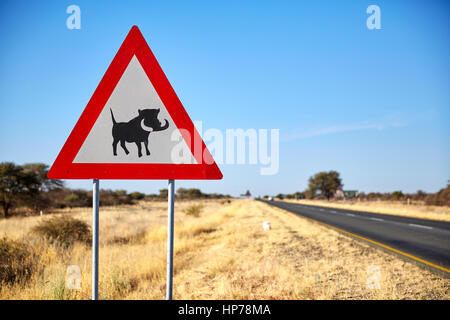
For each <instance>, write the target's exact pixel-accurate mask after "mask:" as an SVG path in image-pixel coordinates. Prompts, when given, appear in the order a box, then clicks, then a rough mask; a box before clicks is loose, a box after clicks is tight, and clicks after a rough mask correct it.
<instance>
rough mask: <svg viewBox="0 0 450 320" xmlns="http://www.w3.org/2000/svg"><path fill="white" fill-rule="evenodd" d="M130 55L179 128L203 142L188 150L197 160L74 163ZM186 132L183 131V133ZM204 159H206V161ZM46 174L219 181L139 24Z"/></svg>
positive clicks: (70, 176)
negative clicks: (178, 162) (139, 65)
mask: <svg viewBox="0 0 450 320" xmlns="http://www.w3.org/2000/svg"><path fill="white" fill-rule="evenodd" d="M134 55H135V56H136V58H137V59H138V60H139V62H140V64H141V65H142V68H143V69H144V71H145V73H146V74H147V77H148V78H149V79H150V81H151V83H152V84H153V87H154V88H155V90H156V92H157V93H158V95H159V97H160V98H161V100H162V102H163V104H164V106H165V107H166V109H167V111H168V112H169V114H170V116H171V117H172V120H173V121H174V123H175V125H176V126H177V128H179V129H181V128H182V129H184V130H186V131H187V132H188V133H189V134H190V136H191V137H194V139H199V140H193V141H201V145H202V153H201V154H200V153H199V152H194V151H193V150H191V152H192V154H193V156H194V158H195V159H196V161H197V164H147V163H144V164H141V163H131V164H127V163H73V160H74V159H75V157H76V155H77V153H78V151H79V150H80V148H81V146H82V145H83V143H84V140H85V139H86V137H87V136H88V134H89V132H90V131H91V129H92V127H93V126H94V123H95V121H96V120H97V118H98V117H99V115H100V113H101V111H102V110H103V108H104V106H105V105H106V102H107V101H108V99H109V97H110V96H111V94H112V92H113V91H114V88H115V87H116V85H117V83H118V82H119V80H120V78H121V77H122V74H123V73H124V72H125V69H126V68H127V66H128V64H129V63H130V61H131V59H132V57H133V56H134ZM184 130H181V133H182V134H183V132H184ZM183 138H184V140H185V141H186V144H187V145H188V147H191V143H190V142H189V137H188V136H186V135H183ZM202 155H203V157H202ZM205 159H206V160H208V161H207V162H206V161H205ZM208 163H210V164H208ZM48 177H49V178H51V179H222V173H221V172H220V169H219V167H218V166H217V164H216V163H215V161H214V159H213V158H212V156H211V154H210V153H209V150H208V148H206V145H205V143H204V141H203V140H202V139H201V137H200V135H199V133H198V132H197V130H196V129H195V127H194V124H193V123H192V121H191V119H190V118H189V116H188V114H187V112H186V110H185V109H184V107H183V105H182V104H181V102H180V100H179V99H178V97H177V95H176V93H175V91H174V90H173V88H172V86H171V85H170V83H169V80H168V79H167V77H166V75H165V74H164V72H163V70H162V69H161V67H160V65H159V63H158V61H157V60H156V58H155V56H154V55H153V53H152V51H151V50H150V47H149V46H148V44H147V42H146V41H145V39H144V37H143V36H142V34H141V32H140V31H139V28H138V27H137V26H133V27H132V28H131V30H130V32H129V33H128V35H127V37H126V38H125V41H124V42H123V44H122V46H121V47H120V49H119V51H118V52H117V54H116V56H115V57H114V59H113V61H112V63H111V65H110V66H109V68H108V70H107V71H106V73H105V75H104V76H103V78H102V80H101V81H100V84H99V85H98V87H97V89H96V90H95V92H94V95H93V96H92V98H91V100H90V101H89V103H88V104H87V106H86V108H85V109H84V111H83V113H82V114H81V117H80V119H79V120H78V122H77V124H76V125H75V127H74V128H73V130H72V132H71V134H70V136H69V138H68V139H67V141H66V143H65V144H64V146H63V148H62V149H61V151H60V153H59V155H58V157H57V158H56V160H55V162H54V163H53V165H52V167H51V168H50V171H49V173H48Z"/></svg>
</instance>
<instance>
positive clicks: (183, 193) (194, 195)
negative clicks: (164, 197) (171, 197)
mask: <svg viewBox="0 0 450 320" xmlns="http://www.w3.org/2000/svg"><path fill="white" fill-rule="evenodd" d="M177 196H178V197H179V198H180V199H199V198H205V197H207V195H206V194H204V193H202V192H201V191H200V189H196V188H190V189H185V188H179V189H178V190H177Z"/></svg>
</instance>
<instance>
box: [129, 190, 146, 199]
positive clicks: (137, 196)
mask: <svg viewBox="0 0 450 320" xmlns="http://www.w3.org/2000/svg"><path fill="white" fill-rule="evenodd" d="M130 197H131V199H133V200H142V199H144V198H145V194H143V193H142V192H138V191H135V192H132V193H130Z"/></svg>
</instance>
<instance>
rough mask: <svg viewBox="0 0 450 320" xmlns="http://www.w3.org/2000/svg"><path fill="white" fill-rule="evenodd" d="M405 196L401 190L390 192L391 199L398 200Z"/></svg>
mask: <svg viewBox="0 0 450 320" xmlns="http://www.w3.org/2000/svg"><path fill="white" fill-rule="evenodd" d="M404 197H405V195H404V194H403V192H401V191H394V192H392V194H391V198H392V199H393V200H400V199H402V198H404Z"/></svg>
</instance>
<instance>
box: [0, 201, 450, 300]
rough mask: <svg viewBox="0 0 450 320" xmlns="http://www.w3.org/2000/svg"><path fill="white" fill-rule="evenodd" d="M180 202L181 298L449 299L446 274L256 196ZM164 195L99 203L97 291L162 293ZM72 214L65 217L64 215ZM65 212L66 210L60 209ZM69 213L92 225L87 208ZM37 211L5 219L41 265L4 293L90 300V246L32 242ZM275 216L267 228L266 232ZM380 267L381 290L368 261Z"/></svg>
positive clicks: (140, 295) (177, 279) (3, 229)
mask: <svg viewBox="0 0 450 320" xmlns="http://www.w3.org/2000/svg"><path fill="white" fill-rule="evenodd" d="M199 203H200V201H199V202H193V201H186V202H184V201H177V203H176V205H175V207H176V212H175V218H176V223H175V260H174V262H175V264H174V298H175V299H449V297H450V289H449V288H450V280H449V279H443V278H441V277H439V276H437V275H434V274H432V273H430V272H428V271H425V270H423V269H421V268H419V267H417V266H416V265H414V264H411V263H408V262H405V261H403V260H401V259H399V258H398V257H395V256H392V255H389V254H387V253H385V252H382V251H380V250H377V249H375V248H372V247H370V246H368V245H365V244H363V243H359V242H356V241H354V240H353V239H350V238H348V237H346V236H343V235H341V234H339V233H337V232H335V231H333V230H330V229H327V228H326V227H323V226H321V225H318V224H315V223H313V222H310V221H309V220H306V219H304V218H301V217H298V216H296V215H293V214H290V213H288V212H286V211H283V210H281V209H277V208H273V207H271V206H268V205H266V204H264V203H261V202H256V201H251V200H233V201H231V203H221V202H220V201H201V204H202V205H203V209H202V214H201V216H200V217H199V218H196V217H192V216H188V215H186V214H185V213H183V211H184V210H185V209H186V208H189V207H190V206H192V205H194V204H199ZM166 206H167V204H166V203H165V202H161V203H155V202H147V203H146V202H141V203H140V204H139V205H137V206H123V207H118V208H102V209H101V211H100V239H101V247H100V298H102V299H163V298H164V297H165V263H166V248H165V243H166V236H167V232H166V230H167V228H166V219H167V207H166ZM67 213H68V212H66V213H65V214H67ZM63 214H64V213H63ZM72 214H73V215H74V216H75V217H76V218H77V219H81V220H84V221H86V222H87V223H90V219H91V211H90V210H89V209H84V210H83V209H76V210H73V211H72ZM41 219H46V218H45V217H44V218H40V217H29V218H13V219H8V220H2V221H0V237H2V236H7V237H9V238H14V239H16V240H18V241H23V242H24V243H27V244H28V245H29V246H30V248H32V249H33V250H36V251H38V252H39V257H40V262H39V266H40V269H39V270H36V271H34V273H33V274H32V276H31V278H30V279H29V280H28V281H27V282H25V283H14V284H6V285H4V286H3V287H2V289H1V291H0V299H88V298H89V297H90V286H91V273H90V267H91V251H90V248H89V246H87V245H85V244H82V243H76V244H74V245H73V246H72V247H70V248H68V249H67V250H61V248H59V247H55V246H51V245H48V244H45V243H42V242H36V243H35V242H33V241H31V239H30V237H29V235H28V232H29V230H31V228H32V227H33V226H34V225H36V224H37V223H38V222H39V221H40V220H41ZM264 221H269V222H270V224H271V230H269V231H263V228H262V223H263V222H264ZM69 265H78V266H79V267H80V269H81V290H68V289H67V288H66V286H65V282H66V280H67V274H66V269H67V267H68V266H69ZM371 265H376V266H378V267H379V268H380V271H381V282H380V285H381V287H380V289H379V290H371V289H368V288H367V286H366V281H367V278H368V274H367V268H368V267H369V266H371Z"/></svg>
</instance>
